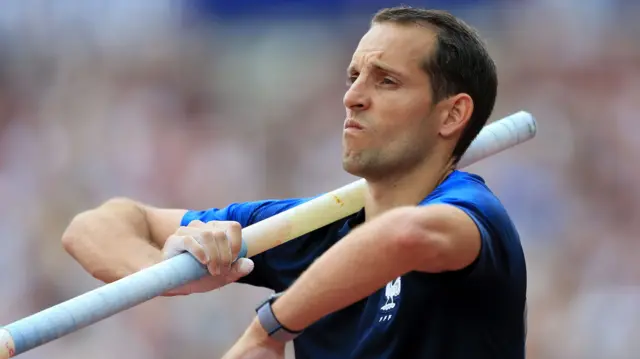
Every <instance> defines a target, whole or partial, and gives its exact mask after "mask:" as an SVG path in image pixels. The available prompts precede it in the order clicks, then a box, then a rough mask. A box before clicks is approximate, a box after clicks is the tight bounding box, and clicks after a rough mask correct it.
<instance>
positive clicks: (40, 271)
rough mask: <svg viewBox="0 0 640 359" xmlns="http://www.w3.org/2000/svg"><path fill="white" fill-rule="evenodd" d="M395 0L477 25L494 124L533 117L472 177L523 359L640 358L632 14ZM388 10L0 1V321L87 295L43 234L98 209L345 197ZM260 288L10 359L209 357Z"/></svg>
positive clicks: (593, 5) (51, 237)
mask: <svg viewBox="0 0 640 359" xmlns="http://www.w3.org/2000/svg"><path fill="white" fill-rule="evenodd" d="M403 3H404V4H410V5H420V6H426V7H433V8H442V9H448V10H451V11H452V12H454V13H455V14H456V15H459V16H461V17H463V19H465V20H466V21H467V22H469V23H470V24H472V25H473V26H475V27H477V28H478V29H480V31H481V33H482V35H483V37H484V38H485V39H486V40H487V42H488V44H489V47H490V50H491V53H492V54H493V56H494V57H495V60H496V62H497V64H498V68H499V76H500V88H499V97H498V103H497V107H496V110H495V112H494V115H493V117H492V120H495V119H498V118H500V117H503V116H506V115H508V114H510V113H512V112H516V111H518V110H521V109H524V110H528V111H530V112H532V113H533V114H534V115H536V116H537V118H538V121H539V126H540V127H539V133H538V136H537V138H536V139H535V140H533V141H531V142H529V143H527V144H524V145H522V146H519V147H518V148H515V149H513V150H510V151H508V152H505V153H503V154H500V155H498V156H496V157H494V158H491V159H488V160H486V161H484V162H482V163H480V164H478V165H476V166H474V167H473V168H471V170H474V171H477V172H478V173H480V174H481V175H483V176H484V177H485V179H486V180H487V181H488V182H489V184H490V186H491V187H492V188H493V189H494V191H495V192H496V193H497V194H498V195H499V196H500V197H501V198H502V200H503V202H504V204H505V205H506V207H507V208H508V209H509V210H510V211H511V213H512V215H513V217H514V219H515V221H516V223H517V225H518V227H519V229H520V231H521V234H522V240H523V244H524V247H525V250H526V254H527V258H528V266H529V283H530V284H529V306H530V310H529V337H528V354H529V356H528V357H529V358H533V359H555V358H562V359H574V358H575V359H592V358H593V359H600V358H607V359H631V358H637V353H638V351H639V350H640V341H639V340H637V339H638V337H637V333H638V331H639V330H640V305H638V303H640V289H639V284H640V261H639V260H638V259H637V257H638V253H640V248H639V247H640V241H639V240H638V235H637V233H638V230H639V228H638V227H640V221H638V220H637V218H639V217H638V216H639V215H640V213H639V211H640V187H639V186H638V185H637V179H638V177H639V175H640V167H639V166H637V164H635V163H634V158H637V157H638V155H640V124H639V121H638V120H639V118H638V114H639V113H640V105H639V101H638V99H640V42H639V41H638V40H637V37H638V35H640V26H639V24H638V21H637V18H638V14H639V13H640V12H639V10H640V5H638V3H637V2H635V4H634V2H632V1H615V0H607V1H605V0H600V1H598V0H582V1H577V0H517V1H497V0H483V1H470V0H467V1H444V0H439V1H422V2H418V1H404V2H403ZM396 4H397V3H395V2H389V1H372V0H368V1H364V0H363V1H354V0H351V1H338V0H331V1H330V0H322V1H321V0H315V1H311V0H307V1H274V0H271V1H259V0H254V1H241V0H235V1H212V0H209V1H208V0H200V1H195V0H191V1H182V2H178V1H167V0H136V1H127V0H117V1H116V0H112V1H109V2H102V1H93V0H91V1H89V0H86V1H71V0H56V1H38V0H22V1H21V0H4V1H3V2H2V8H1V10H0V45H1V47H0V49H1V50H0V238H1V242H0V243H1V248H2V250H0V272H1V273H3V275H2V279H1V283H2V286H0V298H1V299H0V303H1V306H0V308H1V309H0V323H3V324H5V323H9V322H11V321H14V320H16V319H19V318H22V317H25V316H27V315H29V314H31V313H33V312H35V311H38V310H41V309H44V308H46V307H48V306H51V305H54V304H56V303H59V302H60V301H63V300H65V299H68V298H70V297H72V296H75V295H78V294H81V293H83V292H85V291H87V290H90V289H91V288H94V287H95V286H97V285H98V284H99V283H98V282H97V281H95V280H93V279H92V278H90V276H88V275H87V274H86V273H85V272H84V271H82V270H81V268H80V267H79V265H77V264H76V263H75V262H74V261H73V260H72V259H71V258H70V257H69V256H67V255H66V254H65V253H64V252H63V250H62V248H61V245H60V236H61V233H62V231H63V229H64V227H65V225H66V224H67V223H68V221H69V220H70V219H71V217H72V216H73V215H74V214H75V213H78V212H80V211H82V210H85V209H88V208H90V207H93V206H96V205H98V204H99V203H101V202H102V201H104V200H106V199H108V198H110V197H112V196H130V197H134V198H136V199H139V200H142V201H146V202H149V203H151V204H155V205H158V206H171V207H189V208H207V207H212V206H224V205H226V204H228V203H230V202H235V201H247V200H253V199H262V198H275V197H289V196H308V195H314V194H317V193H321V192H323V191H327V190H331V189H334V188H336V187H338V186H341V185H343V184H346V183H348V182H350V181H352V180H353V178H351V177H350V176H348V175H346V174H345V173H343V172H342V169H341V166H340V161H339V155H340V133H341V125H342V120H343V114H344V112H343V111H344V110H343V108H342V103H341V99H342V95H343V93H344V90H345V85H344V71H345V68H346V66H347V64H348V61H349V59H350V56H351V52H352V50H353V49H354V48H355V46H356V44H357V41H358V39H359V37H360V36H361V35H362V33H363V32H364V31H366V26H367V23H368V19H369V17H370V16H371V15H372V14H373V13H374V12H375V11H376V10H377V9H378V8H380V7H384V6H390V5H396ZM634 39H635V40H634ZM113 240H114V241H116V240H118V239H117V238H114V239H113ZM265 294H266V292H265V291H263V290H260V289H256V288H248V287H243V286H236V285H232V286H229V287H226V288H223V289H221V290H218V291H216V292H213V293H209V294H206V295H199V296H194V297H189V298H171V299H166V298H162V299H155V300H153V301H151V302H149V303H146V304H144V305H141V306H139V307H136V308H134V309H132V310H130V311H128V312H126V313H121V314H119V315H117V316H115V317H113V318H110V319H108V320H105V321H103V322H100V323H98V324H96V325H94V326H92V327H90V328H87V329H84V330H82V331H80V332H77V333H75V334H73V335H70V336H67V337H65V338H62V339H60V340H57V341H56V342H54V343H51V344H48V345H46V346H43V347H40V348H37V349H36V350H34V351H31V352H29V353H26V354H24V355H23V356H22V357H23V358H25V359H28V358H31V359H36V358H48V359H68V358H93V359H107V358H118V359H129V358H131V359H150V358H154V359H164V358H176V357H182V358H217V357H219V356H220V355H221V354H222V353H223V351H224V350H225V349H227V348H229V346H230V345H231V344H232V343H233V341H234V339H235V338H236V337H237V336H238V335H239V334H240V333H241V331H242V330H243V329H244V328H245V326H246V325H247V323H248V322H249V320H250V319H251V318H252V316H253V308H254V306H255V304H256V303H257V302H258V301H259V300H260V299H262V298H263V296H264V295H265ZM291 357H292V356H291Z"/></svg>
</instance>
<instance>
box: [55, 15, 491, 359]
mask: <svg viewBox="0 0 640 359" xmlns="http://www.w3.org/2000/svg"><path fill="white" fill-rule="evenodd" d="M434 44H435V34H434V32H433V31H432V30H431V29H430V28H427V27H422V26H416V25H394V24H388V23H385V24H374V25H373V26H372V27H371V28H370V30H369V31H368V32H367V33H366V34H365V35H364V36H363V37H362V39H361V41H360V43H359V45H358V47H357V49H356V51H355V52H354V54H353V58H352V61H351V63H350V64H349V67H348V68H349V70H348V73H347V75H348V76H347V77H348V80H349V83H348V88H347V91H346V92H345V95H344V101H343V102H344V106H345V111H346V116H345V118H346V119H345V130H344V132H343V138H342V140H343V158H342V161H343V167H344V169H345V170H346V171H347V172H349V173H351V174H354V175H356V176H360V177H363V178H365V179H366V180H367V182H368V188H369V191H368V192H367V194H366V198H365V212H366V222H365V223H364V224H363V225H361V226H359V227H358V228H356V229H355V230H353V231H352V232H351V233H350V234H349V235H347V236H345V237H344V238H343V239H342V240H340V241H339V242H338V243H337V244H336V245H334V246H333V247H332V248H331V249H330V250H328V251H327V252H326V253H324V254H323V255H322V256H320V257H319V258H318V259H317V260H316V261H315V262H314V263H313V264H312V265H311V266H310V267H309V268H308V269H307V271H305V272H304V273H303V274H302V275H301V276H300V278H298V280H296V282H295V283H294V284H293V285H292V286H291V287H290V288H289V289H288V290H287V292H286V293H285V294H284V295H283V296H282V297H280V298H279V299H278V300H277V301H276V302H275V303H274V305H273V310H274V312H275V314H276V317H277V318H278V319H279V320H280V321H281V322H282V323H283V324H284V325H285V326H286V327H288V328H290V329H293V330H297V329H303V328H306V327H307V326H309V325H311V324H312V323H314V322H315V321H317V320H318V319H320V318H321V317H322V316H324V315H327V314H329V313H332V312H335V311H337V310H340V309H342V308H344V307H346V306H348V305H350V304H352V303H354V302H356V301H358V300H360V299H362V298H365V297H367V296H369V295H370V294H371V293H373V292H375V291H376V290H377V289H379V288H382V287H384V285H385V284H386V283H387V282H389V281H390V280H392V279H395V278H396V277H398V276H400V275H402V274H404V273H407V272H409V271H423V272H429V273H437V272H441V271H445V270H455V269H459V268H463V267H465V266H467V265H468V264H470V263H471V262H473V260H474V259H475V258H476V256H477V254H478V252H479V248H480V236H479V233H478V231H477V228H476V227H475V224H474V223H473V221H472V220H471V219H470V218H469V217H468V216H467V215H466V214H464V213H463V212H461V211H460V210H458V209H456V208H454V207H451V206H445V205H437V206H420V207H418V206H415V205H416V204H417V203H419V202H420V201H421V200H422V199H423V198H425V197H426V196H427V195H428V194H429V193H430V192H431V191H432V190H433V189H434V188H435V187H436V186H437V185H438V183H440V182H441V181H442V180H443V178H444V177H445V176H446V175H447V174H449V173H450V172H451V170H452V169H453V166H452V159H451V153H452V151H453V148H454V146H455V144H456V141H457V140H458V138H459V136H460V133H461V131H462V129H463V128H464V126H465V125H466V123H467V122H468V120H469V117H470V116H471V113H472V111H473V102H472V100H471V98H470V97H469V96H468V95H467V94H464V93H462V94H457V95H454V96H450V97H448V98H446V99H443V100H440V101H437V102H435V101H433V100H432V99H433V96H432V93H431V84H430V79H429V76H428V75H427V74H426V73H425V72H424V71H423V69H422V61H423V60H424V59H426V58H428V56H430V55H431V54H432V53H433V50H434ZM354 123H357V124H358V127H359V128H358V129H354V128H350V127H349V125H352V124H354ZM185 213H186V210H185V209H165V208H156V207H154V206H151V205H148V204H144V203H140V202H138V201H135V200H132V199H128V198H115V199H112V200H109V201H107V202H105V203H104V204H102V205H101V206H99V207H97V208H95V209H91V210H88V211H85V212H82V213H80V214H78V215H77V216H76V217H75V218H74V219H73V220H72V221H71V223H70V224H69V226H68V227H67V229H66V230H65V232H64V234H63V236H62V244H63V246H64V248H65V250H66V251H67V252H68V253H69V254H70V255H71V256H72V257H73V258H75V259H76V260H77V261H78V263H80V264H81V265H82V267H83V268H84V269H85V270H86V271H87V272H89V273H91V275H93V276H94V277H95V278H97V279H99V280H102V281H104V282H107V283H108V282H112V281H115V280H118V279H120V278H122V277H124V276H127V275H129V274H132V273H135V272H137V271H139V270H141V269H143V268H146V267H148V266H151V265H153V264H156V263H158V262H160V261H162V260H163V259H165V258H168V257H171V256H173V255H175V254H176V253H179V252H181V251H185V250H186V251H188V252H190V253H192V254H193V255H194V257H196V258H198V260H200V261H201V262H202V263H204V264H206V265H207V267H208V268H209V270H210V272H211V273H212V274H213V275H212V276H209V277H205V278H203V279H201V280H199V281H196V282H194V283H190V284H188V285H186V286H184V287H182V288H178V289H176V290H173V291H171V292H170V293H167V294H166V295H188V294H191V293H197V292H206V291H210V290H213V289H216V288H219V287H221V286H223V285H226V284H228V283H232V282H234V281H236V280H237V279H239V278H240V277H242V276H244V275H246V274H248V273H249V272H250V271H251V270H252V269H253V262H252V261H251V260H250V259H247V258H243V259H241V260H238V261H237V262H235V263H234V264H232V263H231V259H232V258H235V257H236V256H237V252H238V250H239V248H240V241H241V239H240V237H241V235H240V234H241V232H240V228H239V225H238V223H235V222H209V223H206V224H205V223H201V222H196V221H194V222H192V223H191V224H189V225H188V226H186V227H181V226H180V223H181V220H182V218H183V216H184V214H185ZM229 252H231V254H229ZM361 268H369V270H366V271H362V270H361ZM345 273H348V276H349V281H343V280H342V279H343V278H344V277H345ZM283 356H284V344H283V343H279V342H275V341H274V340H272V339H271V338H269V337H268V336H267V335H266V333H265V332H264V330H263V329H262V327H261V326H260V324H259V322H258V321H257V320H254V321H253V322H252V323H251V324H250V326H249V327H248V328H247V330H246V331H245V333H244V334H243V335H242V337H241V338H240V339H239V340H238V341H237V342H236V343H235V345H234V346H233V347H232V348H231V349H230V350H229V351H228V353H227V354H226V355H225V359H232V358H243V359H247V358H283Z"/></svg>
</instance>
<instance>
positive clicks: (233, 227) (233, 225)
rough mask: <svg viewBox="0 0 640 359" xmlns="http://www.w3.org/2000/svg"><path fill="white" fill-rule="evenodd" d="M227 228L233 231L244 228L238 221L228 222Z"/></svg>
mask: <svg viewBox="0 0 640 359" xmlns="http://www.w3.org/2000/svg"><path fill="white" fill-rule="evenodd" d="M227 229H228V230H229V231H231V232H240V231H241V230H242V225H240V223H238V222H228V223H227Z"/></svg>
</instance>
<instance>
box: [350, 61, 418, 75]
mask: <svg viewBox="0 0 640 359" xmlns="http://www.w3.org/2000/svg"><path fill="white" fill-rule="evenodd" d="M371 66H373V68H375V69H376V70H379V71H382V72H387V73H389V74H391V75H394V76H398V77H406V76H405V75H404V74H403V73H402V72H400V71H398V70H395V69H394V68H392V67H391V66H389V65H388V64H386V63H384V62H382V61H373V62H372V63H371ZM353 72H357V71H356V70H355V66H354V65H349V67H348V68H347V75H350V74H351V73H353Z"/></svg>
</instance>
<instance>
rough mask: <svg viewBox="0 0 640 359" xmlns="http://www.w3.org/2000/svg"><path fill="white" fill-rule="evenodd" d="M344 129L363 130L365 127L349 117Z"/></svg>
mask: <svg viewBox="0 0 640 359" xmlns="http://www.w3.org/2000/svg"><path fill="white" fill-rule="evenodd" d="M344 129H345V130H348V129H353V130H362V129H364V127H362V125H361V124H359V123H358V122H356V121H355V120H352V119H348V120H346V121H345V122H344Z"/></svg>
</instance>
